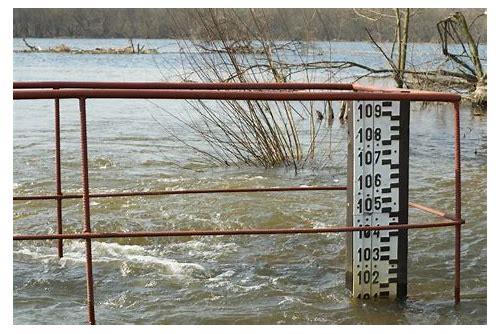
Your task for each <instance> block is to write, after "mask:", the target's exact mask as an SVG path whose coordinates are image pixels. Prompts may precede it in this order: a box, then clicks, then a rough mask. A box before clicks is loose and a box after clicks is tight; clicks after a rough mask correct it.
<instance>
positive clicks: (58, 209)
mask: <svg viewBox="0 0 500 334" xmlns="http://www.w3.org/2000/svg"><path fill="white" fill-rule="evenodd" d="M54 102H55V105H54V132H55V142H56V143H55V144H56V150H55V155H56V156H55V178H56V195H57V196H58V197H57V198H56V219H57V226H56V228H57V233H58V234H62V233H63V226H62V198H61V196H62V186H61V121H60V109H59V107H60V106H59V99H55V101H54ZM57 256H59V258H62V257H63V240H62V239H59V240H57Z"/></svg>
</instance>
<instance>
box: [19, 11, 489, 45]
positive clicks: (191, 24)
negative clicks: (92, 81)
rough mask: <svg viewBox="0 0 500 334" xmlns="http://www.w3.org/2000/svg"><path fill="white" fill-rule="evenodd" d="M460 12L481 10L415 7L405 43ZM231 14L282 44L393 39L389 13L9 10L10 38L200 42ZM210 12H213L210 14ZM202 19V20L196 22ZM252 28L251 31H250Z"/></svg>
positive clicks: (434, 37)
mask: <svg viewBox="0 0 500 334" xmlns="http://www.w3.org/2000/svg"><path fill="white" fill-rule="evenodd" d="M457 10H460V11H462V12H463V13H464V14H465V16H466V17H467V19H468V20H471V21H472V20H473V19H474V18H475V17H476V16H478V15H479V14H480V13H483V12H484V11H485V10H484V9H452V8H446V9H444V8H443V9H435V8H433V9H414V10H412V17H411V23H410V34H409V36H410V41H412V42H436V41H438V40H439V36H438V33H437V30H436V23H437V22H438V21H439V20H441V19H444V18H446V17H447V16H449V15H450V14H452V13H453V12H455V11H457ZM227 11H231V15H237V16H238V17H239V19H240V20H241V24H242V25H246V26H248V27H252V24H253V20H252V19H253V17H252V15H259V16H260V17H264V18H265V22H267V25H268V26H267V27H266V31H267V32H269V34H270V35H269V36H267V37H268V38H272V39H282V40H345V41H359V40H367V39H368V36H367V33H366V30H365V29H369V30H370V32H371V33H372V35H374V37H376V38H377V39H378V40H379V41H391V40H393V38H394V35H395V28H394V27H395V23H394V22H395V17H394V11H393V10H392V9H383V10H382V9H373V10H370V9H357V10H356V9H334V8H331V9H291V8H290V9H255V10H254V11H253V13H252V12H251V11H250V10H249V9H218V10H212V11H211V10H208V9H154V8H149V9H128V8H122V9H90V8H88V9H78V8H72V9H66V8H53V9H30V8H24V9H14V22H13V25H14V31H13V33H14V37H75V38H78V37H80V38H192V37H196V38H200V39H203V38H204V37H205V36H203V35H204V33H203V32H204V31H205V30H204V29H203V27H200V26H199V24H197V22H198V23H199V22H209V20H210V16H211V15H218V14H219V13H220V12H226V13H227ZM214 13H215V14H214ZM200 19H201V20H200ZM252 28H253V27H252ZM472 33H473V34H474V35H476V36H481V42H482V43H484V42H486V17H485V16H483V17H482V18H481V19H480V20H478V21H477V22H475V24H474V26H473V29H472Z"/></svg>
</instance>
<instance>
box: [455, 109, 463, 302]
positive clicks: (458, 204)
mask: <svg viewBox="0 0 500 334" xmlns="http://www.w3.org/2000/svg"><path fill="white" fill-rule="evenodd" d="M453 109H454V111H455V222H456V224H457V225H455V304H458V303H460V251H461V233H462V225H461V222H462V178H461V168H460V102H459V101H457V102H454V103H453Z"/></svg>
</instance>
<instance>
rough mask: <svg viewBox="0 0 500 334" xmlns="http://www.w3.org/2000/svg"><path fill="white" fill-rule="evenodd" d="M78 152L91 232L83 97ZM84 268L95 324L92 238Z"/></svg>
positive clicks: (90, 319) (87, 243)
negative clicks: (80, 156)
mask: <svg viewBox="0 0 500 334" xmlns="http://www.w3.org/2000/svg"><path fill="white" fill-rule="evenodd" d="M79 102H80V146H81V148H80V153H81V155H82V158H81V165H82V166H81V167H82V189H83V196H82V198H83V234H89V233H91V232H92V229H91V226H90V199H89V163H88V153H87V146H88V145H87V111H86V102H85V99H83V98H82V99H80V100H79ZM85 257H86V261H85V268H86V272H87V307H88V322H89V323H90V324H91V325H94V324H95V311H94V277H93V271H92V239H90V238H86V239H85Z"/></svg>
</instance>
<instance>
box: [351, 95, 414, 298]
mask: <svg viewBox="0 0 500 334" xmlns="http://www.w3.org/2000/svg"><path fill="white" fill-rule="evenodd" d="M409 106H410V103H409V102H408V101H401V102H400V101H354V102H353V103H352V107H351V108H349V115H348V120H349V121H348V123H349V142H348V184H347V187H348V191H347V197H348V198H347V224H348V225H349V226H388V225H396V224H407V221H408V138H409ZM407 250H408V234H407V230H399V231H398V230H393V231H392V230H380V231H359V232H353V233H349V234H348V237H347V272H346V282H347V286H348V288H349V289H350V290H351V291H352V295H353V297H355V298H358V299H374V298H375V299H377V298H393V299H395V298H399V299H403V298H405V297H406V276H407V270H406V262H407Z"/></svg>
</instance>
